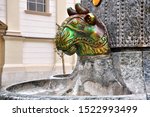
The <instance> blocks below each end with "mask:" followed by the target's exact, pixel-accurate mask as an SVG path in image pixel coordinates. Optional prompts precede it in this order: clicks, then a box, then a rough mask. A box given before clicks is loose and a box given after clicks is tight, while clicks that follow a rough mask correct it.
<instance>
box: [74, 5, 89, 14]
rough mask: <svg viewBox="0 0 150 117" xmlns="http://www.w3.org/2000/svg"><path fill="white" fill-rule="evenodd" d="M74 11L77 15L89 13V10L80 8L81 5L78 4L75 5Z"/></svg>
mask: <svg viewBox="0 0 150 117" xmlns="http://www.w3.org/2000/svg"><path fill="white" fill-rule="evenodd" d="M75 9H76V11H77V13H79V14H87V13H89V10H88V9H86V8H84V7H82V6H81V4H79V3H77V4H76V5H75Z"/></svg>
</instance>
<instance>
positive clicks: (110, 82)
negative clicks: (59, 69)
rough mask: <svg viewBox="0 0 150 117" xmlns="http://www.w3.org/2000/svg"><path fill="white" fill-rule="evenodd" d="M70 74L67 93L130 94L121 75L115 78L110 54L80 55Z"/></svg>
mask: <svg viewBox="0 0 150 117" xmlns="http://www.w3.org/2000/svg"><path fill="white" fill-rule="evenodd" d="M72 75H73V87H72V88H71V89H70V91H71V92H69V94H67V95H99V96H101V95H125V94H131V91H129V89H128V88H127V87H126V85H125V83H124V82H123V80H122V79H121V77H119V78H117V75H116V73H115V69H114V67H113V62H112V59H111V57H110V55H99V56H88V57H87V56H84V57H80V58H79V60H78V63H77V66H76V68H75V70H74V72H73V74H72Z"/></svg>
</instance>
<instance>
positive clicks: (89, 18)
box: [84, 13, 96, 25]
mask: <svg viewBox="0 0 150 117" xmlns="http://www.w3.org/2000/svg"><path fill="white" fill-rule="evenodd" d="M84 19H85V21H86V22H87V23H88V24H91V25H95V24H96V18H95V16H94V15H93V14H92V13H88V14H87V15H86V16H85V18H84Z"/></svg>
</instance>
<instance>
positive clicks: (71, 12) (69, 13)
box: [67, 7, 77, 16]
mask: <svg viewBox="0 0 150 117" xmlns="http://www.w3.org/2000/svg"><path fill="white" fill-rule="evenodd" d="M67 12H68V15H69V16H71V15H75V14H77V12H76V11H75V10H74V9H72V8H71V7H70V8H68V9H67Z"/></svg>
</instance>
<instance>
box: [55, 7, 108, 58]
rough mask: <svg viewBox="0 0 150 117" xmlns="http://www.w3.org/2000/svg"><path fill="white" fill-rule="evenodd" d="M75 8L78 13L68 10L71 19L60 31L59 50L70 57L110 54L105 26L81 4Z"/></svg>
mask: <svg viewBox="0 0 150 117" xmlns="http://www.w3.org/2000/svg"><path fill="white" fill-rule="evenodd" d="M75 8H76V11H75V10H73V9H72V8H69V9H68V14H69V16H70V17H69V18H67V19H66V20H65V21H64V22H63V24H62V25H61V26H60V27H59V29H58V33H57V35H56V47H57V49H58V50H62V51H63V52H64V53H65V54H68V55H72V54H74V53H77V55H79V56H87V55H89V56H91V55H102V54H108V52H109V46H108V33H107V30H106V27H105V25H104V24H103V23H102V22H101V21H97V19H96V17H95V16H94V15H93V14H92V13H89V11H88V10H87V9H86V8H83V7H82V6H81V5H80V4H76V5H75Z"/></svg>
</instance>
